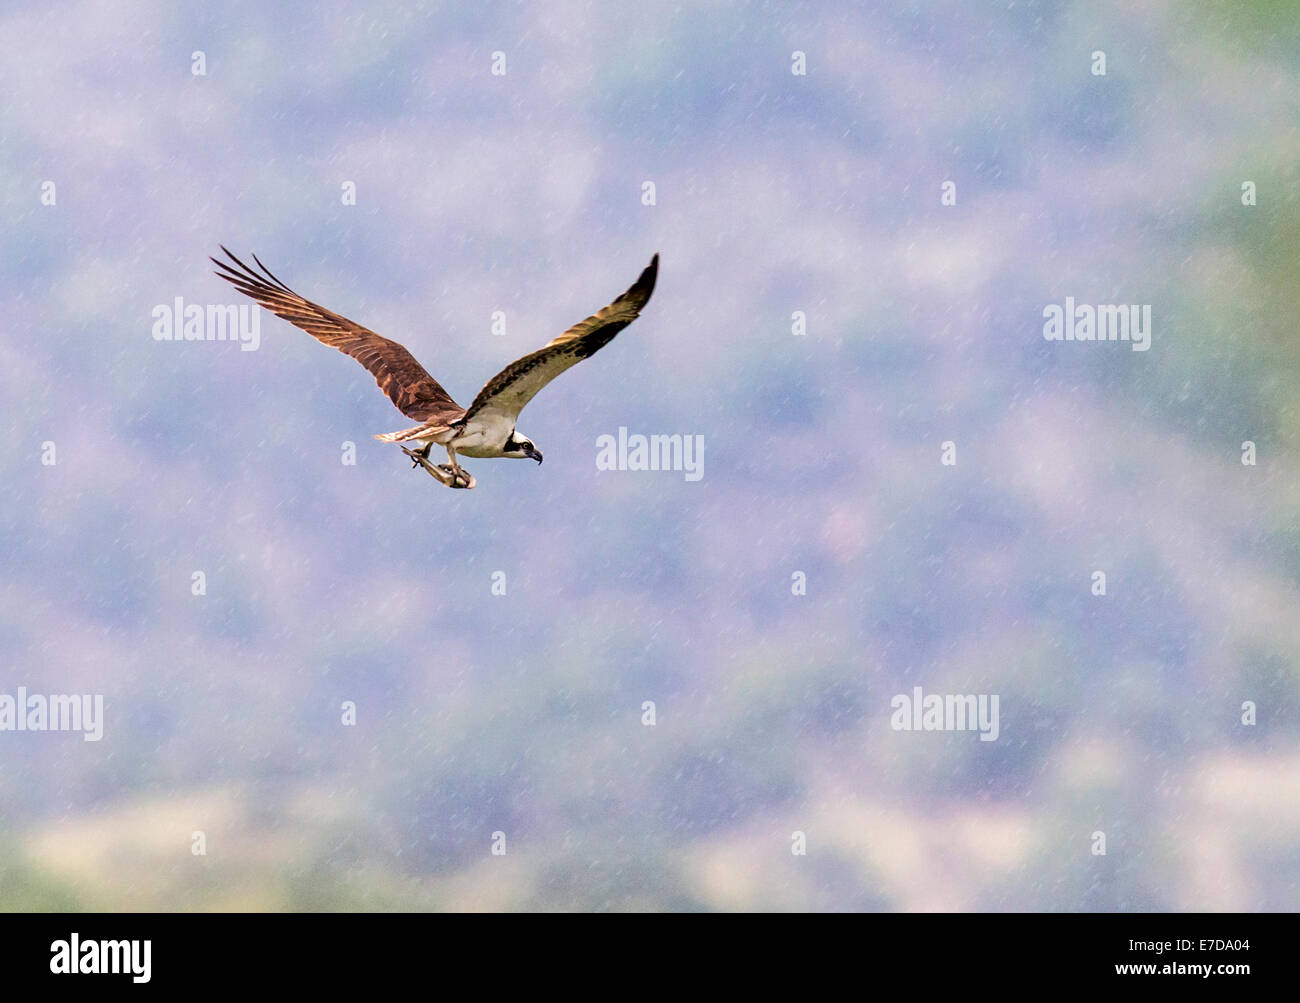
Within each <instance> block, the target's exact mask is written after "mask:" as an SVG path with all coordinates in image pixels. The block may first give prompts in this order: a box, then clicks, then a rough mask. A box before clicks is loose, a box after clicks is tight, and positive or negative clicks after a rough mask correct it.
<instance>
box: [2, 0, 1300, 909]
mask: <svg viewBox="0 0 1300 1003" xmlns="http://www.w3.org/2000/svg"><path fill="white" fill-rule="evenodd" d="M900 8H902V9H900ZM1098 51H1100V52H1104V53H1105V60H1106V67H1105V68H1106V72H1105V75H1104V76H1101V75H1096V74H1094V72H1093V69H1094V66H1095V60H1094V56H1093V53H1094V52H1098ZM796 52H799V53H803V54H804V59H805V60H806V70H807V72H806V74H804V75H796V74H795V73H793V72H792V69H793V68H794V67H795V65H796V63H795V60H796V57H795V56H794V54H795V53H796ZM195 53H202V54H203V59H202V63H203V66H202V68H203V69H204V70H205V73H204V74H203V75H195V73H194V69H195V68H196V65H197V63H196V57H195ZM494 53H503V54H504V58H505V71H506V72H505V74H504V75H494V74H493V72H492V68H493V60H494V55H493V54H494ZM1298 119H1300V16H1297V14H1296V13H1295V11H1294V9H1293V8H1292V7H1291V5H1289V4H1285V3H1273V2H1267V3H1266V2H1257V3H1240V2H1231V3H1229V2H1226V0H1221V2H1206V3H1202V4H1197V5H1194V9H1192V5H1181V4H1165V3H1155V2H1141V3H1133V2H1123V3H1118V2H1116V3H1067V2H1060V3H1055V2H1041V3H1034V2H1020V3H1015V4H1005V3H1002V4H970V3H963V2H957V0H952V2H934V3H912V4H906V5H899V4H879V5H875V4H856V3H855V4H849V3H844V4H833V3H817V4H808V5H794V4H787V3H723V2H717V3H683V4H671V5H670V4H664V5H658V4H643V3H637V2H620V3H614V2H610V3H604V2H601V3H597V2H570V3H548V4H545V5H541V4H537V5H533V4H509V3H487V4H475V5H467V4H461V3H455V2H447V3H408V2H390V3H378V4H370V5H368V8H367V10H366V11H365V12H364V13H361V12H358V11H356V10H355V9H354V8H353V5H350V4H344V3H337V2H325V3H310V4H308V3H301V4H284V5H281V4H265V3H244V2H233V3H223V4H210V5H203V7H202V8H200V5H193V6H190V5H184V7H183V9H182V5H171V4H164V3H149V2H115V3H91V2H88V0H87V2H79V3H67V4H57V5H49V4H45V3H39V2H22V0H20V2H16V3H8V4H6V5H5V8H4V12H3V14H2V15H0V174H2V175H3V183H2V184H0V203H2V208H3V221H4V225H3V226H2V227H0V249H2V250H3V255H2V256H3V269H2V270H0V295H3V299H4V304H5V320H4V324H3V326H0V400H2V401H3V412H2V414H3V420H4V422H5V426H6V429H5V435H4V436H3V437H0V473H2V477H0V561H2V562H3V564H2V572H0V692H2V693H8V694H11V695H13V694H16V692H17V688H18V687H20V686H24V687H26V688H27V689H28V691H30V692H38V693H90V694H103V695H104V700H105V722H104V737H103V739H102V740H101V741H99V742H97V743H96V742H85V741H83V740H82V738H81V737H80V736H79V735H76V734H66V733H32V732H0V908H3V909H5V910H32V909H40V910H47V909H69V910H81V909H101V910H127V909H149V910H315V909H325V910H354V909H366V910H430V909H433V910H482V909H488V910H499V909H506V910H572V909H581V910H640V909H656V910H665V909H672V910H751V909H762V910H971V909H980V910H1188V909H1208V910H1221V909H1222V910H1227V909H1232V910H1290V909H1295V908H1297V907H1300V745H1298V744H1297V739H1298V738H1300V616H1297V609H1300V604H1298V603H1297V599H1300V523H1298V521H1297V517H1298V515H1300V479H1298V478H1297V476H1296V465H1297V461H1298V460H1300V410H1298V409H1297V405H1298V404H1300V381H1298V380H1297V378H1296V373H1297V365H1298V363H1300V348H1298V347H1297V345H1298V342H1297V337H1296V317H1297V313H1298V312H1300V254H1298V250H1297V249H1298V248H1300V168H1298V166H1297V165H1300V132H1298V130H1297V121H1298ZM50 181H52V182H54V183H55V186H56V187H55V191H56V193H57V195H56V202H55V204H54V205H47V204H43V202H42V195H43V192H45V191H47V190H48V189H47V188H43V186H45V183H46V182H50ZM949 181H951V182H953V183H954V185H955V192H956V204H955V205H947V206H945V205H942V204H941V195H942V186H943V185H944V183H945V182H949ZM1248 181H1249V182H1252V183H1253V185H1254V186H1255V190H1256V192H1257V204H1255V205H1253V206H1247V205H1243V199H1242V194H1243V189H1242V186H1243V184H1244V183H1245V182H1248ZM348 182H351V183H353V184H354V185H355V190H356V204H355V205H345V204H343V199H342V193H343V186H344V185H345V184H346V183H348ZM646 182H652V183H653V185H654V192H655V198H654V204H653V205H646V204H644V198H643V192H644V191H645V189H644V185H645V184H646ZM219 243H224V244H226V245H227V246H229V247H230V248H231V249H232V250H234V251H235V252H236V253H238V254H241V256H243V254H244V253H245V252H256V253H257V254H258V255H259V257H261V258H262V260H263V261H265V262H266V263H267V264H268V265H269V266H270V267H271V268H272V270H273V271H275V272H276V273H277V274H278V275H279V276H280V278H282V279H284V280H285V281H286V282H288V283H289V284H290V285H291V286H293V287H294V288H295V289H297V290H298V291H299V292H301V293H303V294H304V295H306V296H307V297H309V298H311V299H314V300H316V301H318V302H320V303H322V304H323V305H325V306H327V307H329V308H330V309H332V310H335V311H337V312H340V313H342V314H344V315H346V316H348V317H350V318H353V319H355V320H357V321H358V322H361V323H363V324H366V325H367V326H369V327H372V328H374V329H375V330H377V331H379V332H381V333H383V334H385V335H387V336H389V337H392V338H395V339H397V340H399V341H401V342H403V343H405V344H406V345H407V346H408V347H409V348H410V349H411V350H412V352H413V353H414V354H415V355H416V356H417V357H418V358H419V359H420V360H421V361H422V362H423V363H424V364H425V365H426V366H427V367H428V368H429V370H430V371H431V372H432V373H433V375H434V376H436V377H437V378H438V379H439V380H440V381H441V382H443V383H444V384H445V385H446V387H447V388H448V390H449V391H450V392H451V393H452V394H453V396H455V397H456V398H457V399H458V400H459V401H460V402H461V403H462V404H468V403H469V401H470V400H471V399H472V397H473V396H474V394H475V392H476V391H477V389H478V388H479V386H480V385H481V384H482V383H483V382H485V381H486V379H487V378H488V377H490V376H491V375H492V374H493V373H495V372H496V371H497V370H498V369H499V368H501V366H503V365H504V364H505V363H507V362H509V361H510V360H512V359H514V358H516V357H518V356H520V355H523V354H525V353H526V352H529V351H531V350H533V349H535V348H537V347H539V346H540V345H541V344H543V343H544V342H545V341H547V340H549V339H550V338H552V337H554V336H555V335H556V334H557V333H559V332H560V331H561V330H563V329H564V328H565V327H567V326H569V325H570V324H572V323H574V322H575V321H577V320H579V319H581V318H582V317H584V316H586V315H587V314H588V313H590V312H592V311H593V310H595V309H596V308H598V307H600V306H603V305H604V304H605V303H607V302H609V300H610V299H612V298H613V297H614V296H615V295H616V294H618V293H619V292H621V291H622V290H623V289H625V288H626V287H627V286H628V285H629V284H630V283H631V282H632V280H633V279H635V277H636V275H637V273H638V272H639V270H640V269H641V268H642V267H644V265H645V263H646V262H647V261H648V260H649V258H650V255H651V254H652V253H654V252H655V251H659V252H660V253H661V254H662V259H663V263H662V268H661V271H660V276H659V285H658V288H657V290H656V293H655V296H654V299H653V300H652V301H651V303H650V305H649V307H648V308H647V309H646V311H645V313H644V314H643V315H642V317H641V319H640V320H639V321H637V323H636V324H634V325H633V326H632V327H630V328H629V329H628V330H627V331H626V332H624V334H623V335H622V336H621V337H620V338H619V339H618V340H617V341H616V342H614V343H613V344H611V345H610V346H609V347H608V348H606V349H605V350H604V351H603V352H602V353H601V354H600V355H599V356H597V357H596V358H594V359H592V360H590V361H589V362H587V363H585V364H584V365H582V366H579V367H578V368H576V369H574V370H572V371H571V372H569V373H568V374H566V375H565V376H563V377H562V378H561V379H560V380H558V381H557V382H555V383H553V384H552V385H551V386H550V387H549V388H547V390H546V391H545V392H543V393H542V394H541V395H540V396H539V397H538V398H537V400H536V401H534V402H533V404H532V405H531V406H530V407H529V408H528V410H527V411H525V412H524V415H523V417H522V419H521V421H520V425H519V428H520V430H521V431H522V432H524V433H526V434H527V435H529V436H530V437H531V438H532V439H533V440H534V441H535V442H536V443H537V444H538V447H539V448H540V449H542V451H543V452H544V453H545V454H546V463H545V465H544V466H541V467H537V466H536V465H534V464H531V463H529V464H525V463H506V462H489V461H474V460H467V461H466V466H467V467H468V469H469V470H470V471H471V472H473V473H474V474H475V475H476V476H477V478H478V487H477V489H476V490H474V491H449V490H446V489H444V488H443V487H441V486H440V485H438V484H436V483H435V482H434V481H433V480H432V479H430V478H429V477H428V476H426V475H425V474H424V473H423V472H421V471H418V470H411V469H410V464H409V462H408V461H407V460H406V459H405V458H404V457H403V456H402V455H401V454H400V452H399V451H398V450H397V448H396V447H394V446H391V445H385V444H381V443H378V442H375V441H374V440H373V439H372V438H371V435H372V434H374V433H377V432H385V431H390V430H393V429H399V428H404V427H407V426H408V425H409V424H411V422H410V421H409V420H407V419H406V418H405V417H403V416H402V415H400V414H399V413H398V412H397V411H396V410H395V409H394V408H393V407H392V406H391V405H390V404H389V402H388V401H387V400H386V399H385V397H384V396H383V394H382V393H381V392H379V391H378V390H377V389H376V387H375V385H374V382H373V380H372V379H371V378H370V376H369V375H368V374H367V373H366V372H365V371H364V370H363V369H362V368H361V367H360V366H358V365H357V364H356V363H355V362H353V361H352V360H350V359H348V358H346V357H344V356H342V355H340V354H339V353H337V352H334V351H332V350H330V349H328V348H325V347H322V346H321V345H319V344H317V343H316V342H314V341H313V340H312V339H311V338H310V337H308V336H307V335H306V334H304V333H302V332H301V331H298V330H296V329H294V328H292V327H290V326H289V325H288V324H286V323H284V322H283V321H280V320H277V319H275V318H274V317H271V316H270V315H268V314H264V315H263V316H262V319H261V345H260V348H259V350H257V351H252V352H245V351H241V350H240V347H239V345H238V344H237V343H229V342H159V341H156V340H155V339H154V338H153V337H152V335H151V331H152V328H153V323H154V320H153V316H152V311H153V309H154V307H155V306H158V305H170V304H172V302H173V301H174V299H175V298H176V297H183V299H184V300H185V302H186V303H198V304H225V303H234V302H238V301H240V298H239V297H238V295H237V294H236V293H234V292H233V290H231V289H230V288H229V287H228V286H226V285H225V284H224V283H222V282H221V281H220V280H219V279H217V278H215V277H213V276H212V274H211V271H212V269H211V265H210V264H209V262H208V260H207V256H208V255H209V254H213V253H216V252H217V247H218V244H219ZM1067 296H1071V297H1074V298H1075V299H1076V300H1077V301H1078V302H1080V303H1090V304H1102V303H1118V304H1129V303H1133V304H1149V305H1151V308H1152V317H1153V337H1152V345H1151V348H1150V350H1149V351H1147V352H1145V353H1140V352H1134V351H1131V350H1130V347H1129V346H1128V345H1125V344H1080V343H1056V342H1048V341H1045V340H1044V338H1043V334H1042V328H1043V309H1044V307H1045V306H1047V305H1049V304H1053V303H1056V304H1061V303H1063V302H1064V300H1065V297H1067ZM498 311H500V312H504V314H505V317H506V333H505V334H504V335H494V334H493V332H492V320H493V314H494V313H496V312H498ZM797 312H799V313H802V314H803V316H804V317H805V318H806V331H807V333H806V334H805V335H803V336H799V335H796V334H794V333H792V327H793V326H794V323H795V321H794V315H795V314H796V313H797ZM619 426H626V427H627V428H628V429H629V431H630V432H633V433H638V432H639V433H642V434H665V435H668V434H682V435H696V434H699V435H703V436H704V437H705V444H706V448H705V454H704V476H703V478H702V479H701V480H700V481H698V482H694V483H691V482H688V481H687V480H686V479H685V477H684V476H683V475H682V474H681V473H673V472H635V471H602V470H598V469H597V468H596V463H595V457H596V439H597V437H598V436H601V435H604V434H616V433H617V430H618V428H619ZM1248 441H1249V442H1252V443H1254V444H1255V448H1256V451H1257V462H1256V464H1255V465H1253V466H1250V465H1245V464H1243V462H1242V455H1243V452H1242V450H1243V445H1242V444H1243V443H1244V442H1248ZM47 442H48V443H54V444H55V446H56V448H57V463H55V464H54V465H47V464H45V463H43V462H42V456H43V453H44V451H45V449H46V447H45V446H44V445H43V444H45V443H47ZM345 442H353V443H355V444H356V463H355V465H345V464H344V463H343V462H342V461H341V458H342V456H343V449H344V445H343V444H344V443H345ZM944 442H953V443H955V448H956V451H957V452H956V456H957V463H956V465H955V466H945V465H943V464H941V462H940V457H941V446H942V444H943V443H944ZM1098 570H1101V571H1104V572H1105V574H1106V576H1107V594H1106V595H1105V596H1104V597H1103V596H1095V595H1094V594H1093V589H1092V585H1093V573H1094V572H1095V571H1098ZM195 572H202V573H203V575H204V579H205V581H206V594H204V595H199V596H196V595H194V594H193V593H192V582H193V580H194V579H193V575H194V574H195ZM497 572H501V573H503V576H504V579H502V578H501V577H500V576H497V578H496V580H498V581H500V580H504V581H505V583H506V594H505V595H504V596H502V595H494V594H493V591H492V585H493V581H494V575H495V574H496V573H497ZM797 572H799V573H802V574H803V575H804V576H806V583H807V584H806V594H802V595H798V594H795V593H796V592H797V591H798V590H797V589H796V588H795V587H794V583H795V581H796V578H795V575H796V573H797ZM915 686H921V687H923V688H924V689H925V691H926V692H937V693H976V694H979V693H983V694H997V695H998V696H999V698H1000V709H1001V721H1000V735H999V738H998V740H997V741H995V742H981V741H979V740H978V738H977V736H976V735H974V734H972V733H969V732H965V733H913V732H905V731H896V730H894V729H893V728H891V726H890V715H891V707H890V701H891V699H892V698H893V697H894V695H896V694H900V693H909V694H910V693H911V692H912V689H913V687H915ZM346 701H352V702H354V703H355V706H356V724H355V725H353V726H348V725H345V724H343V722H342V717H343V709H342V708H343V705H344V702H346ZM647 701H651V702H653V704H654V708H655V724H654V725H653V726H647V725H646V724H644V723H643V705H644V704H645V703H646V702H647ZM1247 701H1251V702H1253V703H1254V705H1255V708H1256V715H1257V717H1256V723H1255V724H1254V725H1245V724H1243V723H1242V717H1243V704H1244V703H1245V702H1247ZM196 832H202V833H203V834H204V837H205V840H206V851H207V852H206V855H202V856H196V855H195V854H194V853H192V844H193V834H194V833H196ZM496 832H500V833H504V834H505V841H506V842H505V848H506V853H505V854H504V855H493V853H492V852H491V851H492V846H493V833H496ZM796 832H799V833H803V834H804V835H805V837H806V840H807V853H806V854H804V855H797V854H795V853H793V852H792V847H794V845H795V844H794V835H793V834H794V833H796ZM1095 833H1104V834H1105V839H1106V853H1105V855H1104V856H1101V855H1096V854H1094V852H1093V848H1094V846H1095V836H1094V834H1095Z"/></svg>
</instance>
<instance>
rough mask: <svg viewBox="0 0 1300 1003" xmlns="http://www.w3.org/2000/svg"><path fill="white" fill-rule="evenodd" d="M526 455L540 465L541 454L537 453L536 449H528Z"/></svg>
mask: <svg viewBox="0 0 1300 1003" xmlns="http://www.w3.org/2000/svg"><path fill="white" fill-rule="evenodd" d="M528 455H529V457H531V458H532V459H534V460H536V461H537V462H538V463H541V462H542V454H541V453H540V452H538V451H537V450H536V449H530V450H529V451H528Z"/></svg>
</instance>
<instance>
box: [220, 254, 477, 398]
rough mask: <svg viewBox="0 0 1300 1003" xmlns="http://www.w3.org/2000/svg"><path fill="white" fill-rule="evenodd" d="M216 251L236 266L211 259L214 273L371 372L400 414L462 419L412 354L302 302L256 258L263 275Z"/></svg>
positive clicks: (440, 387) (357, 326)
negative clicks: (214, 269)
mask: <svg viewBox="0 0 1300 1003" xmlns="http://www.w3.org/2000/svg"><path fill="white" fill-rule="evenodd" d="M221 249H222V250H223V251H226V254H227V255H228V256H229V257H230V260H231V261H233V262H234V263H235V265H237V266H238V268H237V269H236V268H234V267H232V266H230V265H228V264H226V263H225V262H224V261H218V260H217V259H216V258H211V259H210V260H211V261H212V263H213V264H214V265H216V266H217V267H218V268H220V269H221V271H219V272H217V273H216V274H217V275H220V276H221V277H222V278H223V279H225V280H226V281H227V282H229V283H230V284H231V285H232V286H234V287H235V288H236V289H238V290H239V291H240V292H242V293H245V294H247V295H249V296H251V297H253V299H255V300H257V302H258V303H260V304H262V306H264V307H266V309H268V310H270V311H271V312H272V313H273V314H275V315H276V316H277V317H283V318H284V319H285V320H287V321H288V322H289V323H290V324H292V325H293V326H294V327H300V328H302V329H303V330H304V331H306V332H307V333H308V334H310V335H311V336H312V337H313V338H315V339H316V340H317V341H320V342H323V343H324V344H326V345H331V346H332V347H334V348H337V349H338V350H339V351H340V352H343V353H344V354H346V355H350V356H352V358H354V359H356V360H357V361H358V362H360V363H361V364H362V365H363V366H365V367H366V368H367V369H368V370H370V373H371V375H372V376H374V378H375V382H376V383H378V384H379V389H380V390H382V391H383V392H384V393H386V394H388V399H389V400H391V401H392V402H393V403H394V404H396V405H397V409H398V410H399V411H401V412H402V414H404V415H406V416H407V417H408V418H414V419H415V420H416V421H434V420H442V421H446V422H452V421H456V420H457V419H459V418H460V417H461V416H462V415H464V413H465V411H464V409H463V408H462V407H461V406H460V405H459V404H457V403H456V402H455V401H454V400H452V399H451V395H450V394H449V393H447V391H446V390H444V389H443V388H442V386H441V385H440V384H439V383H438V381H437V380H435V379H434V378H433V377H432V376H430V375H429V374H428V373H427V372H426V371H425V369H424V367H423V366H422V365H420V364H419V363H418V362H416V361H415V356H413V355H412V354H411V353H410V352H408V351H407V350H406V349H405V348H403V347H402V346H401V345H399V344H398V343H397V342H395V341H389V340H388V339H387V338H385V337H382V336H381V335H378V334H375V332H374V331H370V330H368V329H366V328H364V327H362V326H361V325H360V324H354V323H352V321H350V320H348V319H347V318H346V317H340V316H339V315H338V314H336V313H331V312H330V311H329V310H326V309H325V308H324V307H322V306H317V305H316V304H315V303H313V302H311V301H310V300H306V299H303V298H302V297H301V296H299V295H298V294H297V293H296V292H294V291H293V290H292V289H290V288H289V287H288V286H286V285H285V284H284V283H283V282H281V281H280V280H279V279H277V278H276V277H275V276H274V275H272V274H271V272H270V271H269V270H268V269H267V267H266V266H265V265H264V264H262V262H261V261H260V260H258V257H257V255H256V254H254V255H253V260H254V261H256V262H257V267H258V268H260V269H261V270H262V274H258V273H257V272H256V271H254V270H253V269H251V268H249V267H248V266H247V265H246V264H244V263H243V262H242V261H240V260H239V259H238V258H236V257H235V256H234V255H233V254H231V253H230V252H229V251H228V250H226V248H225V247H224V246H223V247H222V248H221Z"/></svg>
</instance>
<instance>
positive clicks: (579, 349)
mask: <svg viewBox="0 0 1300 1003" xmlns="http://www.w3.org/2000/svg"><path fill="white" fill-rule="evenodd" d="M658 275H659V255H657V254H656V255H655V256H654V257H653V258H651V259H650V264H649V265H648V266H646V269H645V271H643V272H642V273H641V277H640V278H638V279H637V280H636V282H634V283H633V284H632V287H631V288H630V289H628V291H627V292H625V293H624V294H623V295H622V296H620V297H619V298H618V299H616V300H615V301H614V302H613V303H611V304H610V305H609V306H607V307H605V309H603V310H601V311H600V312H599V313H595V314H592V315H591V316H590V317H588V318H587V319H586V320H584V321H582V322H581V323H578V324H574V325H573V327H571V328H569V329H568V330H567V331H565V332H564V333H563V334H562V335H560V336H559V337H558V338H556V339H555V340H554V341H551V342H548V343H547V344H546V345H545V346H544V347H542V348H540V349H538V350H537V351H536V352H533V353H532V354H531V355H525V356H524V357H523V358H522V359H518V360H516V361H514V362H512V363H510V365H508V366H506V368H505V369H503V370H501V372H499V373H497V374H496V375H495V376H494V377H492V379H490V380H488V383H487V386H485V387H484V388H483V389H482V390H480V391H479V392H478V396H477V397H475V398H474V403H472V404H471V405H470V406H469V410H468V411H466V412H465V420H466V421H470V420H471V419H472V418H473V417H474V415H475V414H477V413H479V412H482V411H489V410H491V411H495V412H498V413H500V414H503V415H506V416H508V417H509V419H510V420H511V421H512V422H513V421H514V419H516V418H518V417H519V412H520V411H522V410H523V409H524V405H525V404H527V403H528V402H529V401H530V400H532V399H533V397H534V396H536V394H537V391H539V390H541V389H542V387H544V386H546V384H548V383H550V382H551V380H553V379H555V377H557V376H559V375H560V373H562V372H564V371H565V370H566V369H569V368H571V367H572V366H576V365H577V364H578V363H579V362H581V361H582V360H583V359H585V358H587V357H588V356H589V355H595V354H596V353H597V352H599V351H600V350H601V349H602V348H604V347H605V346H606V345H608V344H609V343H610V342H611V341H613V340H614V336H615V335H616V334H618V332H619V331H621V330H623V328H625V327H627V326H628V325H629V324H631V323H632V321H634V320H636V318H637V316H638V315H639V314H640V313H641V308H642V307H644V306H645V305H646V303H647V302H648V301H649V299H650V294H651V293H652V292H654V288H655V279H656V278H657V277H658Z"/></svg>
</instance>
